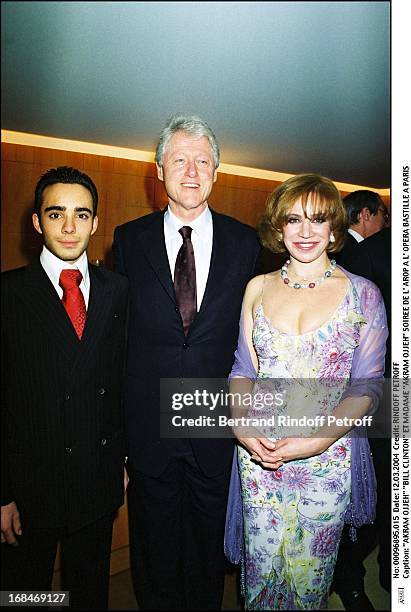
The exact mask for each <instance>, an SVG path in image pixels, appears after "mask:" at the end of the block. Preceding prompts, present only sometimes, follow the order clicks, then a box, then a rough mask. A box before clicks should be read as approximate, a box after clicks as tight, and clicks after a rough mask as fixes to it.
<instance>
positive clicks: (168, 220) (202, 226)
mask: <svg viewBox="0 0 411 612" xmlns="http://www.w3.org/2000/svg"><path fill="white" fill-rule="evenodd" d="M164 223H165V224H166V226H167V229H168V230H169V231H170V232H178V231H179V230H180V229H181V228H182V227H184V225H188V226H189V227H191V228H192V229H193V232H195V233H196V234H197V236H198V237H199V238H201V237H202V236H205V235H206V232H207V231H209V229H210V228H211V227H212V225H213V218H212V216H211V211H210V209H209V208H208V206H207V207H206V208H205V209H204V210H203V212H202V213H201V215H199V216H198V217H197V218H196V219H194V221H190V223H184V222H183V221H182V220H181V219H179V218H178V217H177V216H176V215H175V214H174V213H173V212H172V210H171V209H170V207H169V206H168V207H167V210H166V212H165V213H164Z"/></svg>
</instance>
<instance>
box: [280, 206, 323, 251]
mask: <svg viewBox="0 0 411 612" xmlns="http://www.w3.org/2000/svg"><path fill="white" fill-rule="evenodd" d="M313 208H314V207H313V205H312V202H311V196H309V197H308V200H307V206H306V215H305V214H304V210H303V207H302V203H301V198H299V199H298V200H296V202H295V203H294V205H293V206H292V208H291V209H290V211H289V213H288V218H287V222H286V224H285V225H284V227H283V240H284V244H285V246H286V248H287V251H288V252H289V254H290V255H291V257H293V258H294V259H296V260H298V261H301V262H303V263H309V262H311V261H315V260H316V259H318V258H319V257H321V256H323V255H324V257H325V256H326V248H327V246H328V244H329V242H330V235H331V227H330V222H329V221H328V220H327V219H326V217H325V216H324V214H322V213H314V212H313Z"/></svg>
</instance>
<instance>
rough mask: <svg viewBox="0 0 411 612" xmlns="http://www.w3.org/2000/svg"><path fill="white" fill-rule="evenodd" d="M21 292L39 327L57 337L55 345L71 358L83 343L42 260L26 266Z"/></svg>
mask: <svg viewBox="0 0 411 612" xmlns="http://www.w3.org/2000/svg"><path fill="white" fill-rule="evenodd" d="M21 293H22V297H23V299H24V301H25V303H26V304H27V305H28V308H30V309H31V310H32V312H33V314H34V316H35V317H36V318H37V320H38V322H39V325H41V326H42V327H43V328H44V329H45V330H48V333H50V335H51V336H54V338H55V342H56V345H57V346H59V347H60V349H61V351H62V352H63V353H65V354H66V356H67V357H68V358H70V359H71V358H72V357H73V351H76V350H77V348H78V345H79V344H80V342H79V340H78V337H77V334H76V332H75V330H74V327H73V325H72V323H71V321H70V318H69V316H68V315H67V312H66V309H65V308H64V306H63V304H62V302H61V300H60V299H59V296H58V295H57V292H56V290H55V288H54V287H53V283H52V282H51V281H50V279H49V277H48V276H47V274H46V272H45V271H44V269H43V266H42V265H41V263H40V262H39V261H37V262H34V263H32V264H30V265H29V266H27V268H26V272H25V282H24V284H23V286H22V287H21Z"/></svg>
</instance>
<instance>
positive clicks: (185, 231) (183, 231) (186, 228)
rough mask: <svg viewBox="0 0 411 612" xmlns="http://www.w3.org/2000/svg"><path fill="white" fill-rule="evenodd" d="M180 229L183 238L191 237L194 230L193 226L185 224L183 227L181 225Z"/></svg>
mask: <svg viewBox="0 0 411 612" xmlns="http://www.w3.org/2000/svg"><path fill="white" fill-rule="evenodd" d="M178 231H179V233H180V234H181V235H182V237H183V240H187V239H190V238H191V232H192V231H193V228H192V227H190V226H189V225H183V227H181V228H180V229H179V230H178Z"/></svg>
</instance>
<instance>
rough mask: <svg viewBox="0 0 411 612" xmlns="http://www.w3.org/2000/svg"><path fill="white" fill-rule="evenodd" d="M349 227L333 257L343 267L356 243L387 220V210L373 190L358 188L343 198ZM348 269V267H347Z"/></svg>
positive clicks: (369, 235) (371, 233) (353, 251)
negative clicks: (342, 244)
mask: <svg viewBox="0 0 411 612" xmlns="http://www.w3.org/2000/svg"><path fill="white" fill-rule="evenodd" d="M343 201H344V205H345V207H346V209H347V215H348V223H349V227H348V230H347V234H346V238H345V244H344V248H343V249H342V250H341V251H340V252H339V253H336V255H335V259H336V260H337V263H339V264H340V265H341V266H343V267H347V265H346V264H347V262H348V261H349V260H350V259H351V258H352V257H353V256H354V257H355V252H356V247H357V244H360V243H361V242H362V241H363V240H365V239H367V238H370V237H371V236H373V235H374V234H376V233H377V232H380V231H381V230H382V228H383V227H385V225H386V224H387V222H388V218H389V216H388V211H387V207H386V206H385V204H384V202H383V200H382V199H381V197H380V196H379V195H378V193H376V192H375V191H370V190H369V189H358V190H357V191H353V192H352V193H349V194H348V195H346V196H345V198H344V200H343ZM347 269H348V270H350V268H347Z"/></svg>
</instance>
